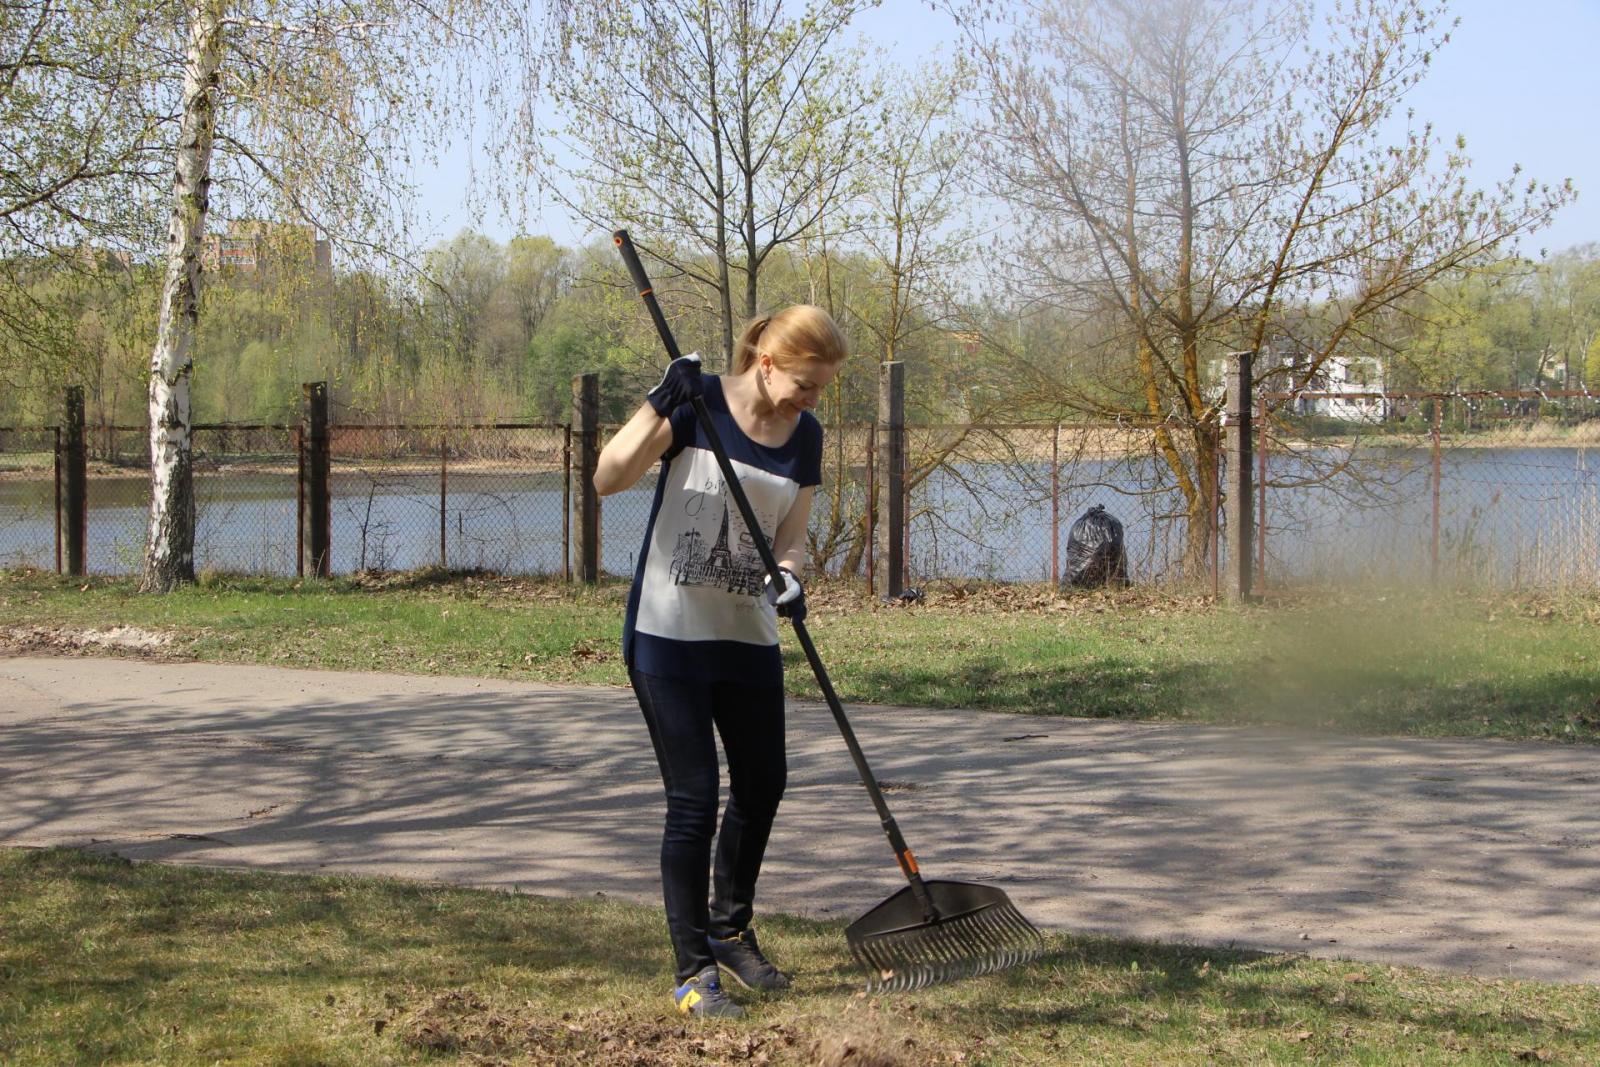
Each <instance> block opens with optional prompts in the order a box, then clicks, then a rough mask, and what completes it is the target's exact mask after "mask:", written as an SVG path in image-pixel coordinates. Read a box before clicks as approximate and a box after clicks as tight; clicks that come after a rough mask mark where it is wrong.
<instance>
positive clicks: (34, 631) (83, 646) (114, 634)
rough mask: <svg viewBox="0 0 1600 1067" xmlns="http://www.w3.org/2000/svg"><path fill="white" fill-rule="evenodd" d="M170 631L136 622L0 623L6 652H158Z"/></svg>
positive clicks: (165, 646) (167, 644)
mask: <svg viewBox="0 0 1600 1067" xmlns="http://www.w3.org/2000/svg"><path fill="white" fill-rule="evenodd" d="M173 639H174V638H173V635H172V634H168V633H161V632H159V631H157V630H145V629H141V628H140V627H137V626H110V627H106V628H105V629H93V628H91V629H79V628H77V627H72V626H4V627H0V651H5V652H131V653H134V654H135V655H147V656H159V655H163V654H165V653H167V652H169V651H170V650H171V647H172V642H173Z"/></svg>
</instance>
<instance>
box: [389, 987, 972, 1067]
mask: <svg viewBox="0 0 1600 1067" xmlns="http://www.w3.org/2000/svg"><path fill="white" fill-rule="evenodd" d="M410 992H411V995H412V999H415V998H416V997H417V996H418V994H417V993H416V991H414V990H413V991H410ZM373 1028H374V1030H375V1031H376V1032H378V1033H382V1032H384V1031H385V1030H389V1029H391V1028H392V1030H393V1032H394V1033H395V1034H396V1035H397V1036H398V1038H399V1040H400V1041H402V1042H403V1043H405V1044H406V1045H409V1046H411V1047H412V1048H416V1049H421V1050H425V1051H428V1052H432V1053H435V1054H449V1055H454V1056H456V1057H458V1058H460V1059H462V1060H464V1061H465V1062H470V1063H480V1064H499V1063H509V1062H515V1063H518V1064H535V1065H549V1067H555V1065H557V1064H572V1063H582V1064H585V1065H586V1067H587V1065H594V1067H683V1065H687V1064H707V1063H716V1064H733V1065H740V1064H748V1065H750V1067H769V1065H770V1067H779V1065H791V1064H792V1065H799V1064H806V1065H816V1067H921V1065H924V1064H949V1063H956V1062H959V1059H958V1054H957V1053H955V1052H952V1051H951V1050H949V1049H944V1048H940V1047H938V1046H937V1044H935V1043H929V1042H926V1041H924V1040H923V1039H921V1038H919V1037H917V1036H914V1035H912V1034H910V1033H907V1032H905V1030H904V1028H903V1027H901V1026H899V1025H898V1024H895V1023H891V1022H887V1021H884V1020H881V1019H880V1018H878V1017H876V1015H875V1014H874V1015H872V1016H871V1017H866V1018H860V1019H855V1020H850V1021H847V1022H845V1023H843V1024H839V1023H838V1021H837V1020H832V1021H831V1022H830V1025H829V1026H828V1028H827V1032H826V1033H823V1034H816V1033H813V1032H811V1031H809V1030H807V1029H805V1028H804V1027H802V1026H801V1025H798V1024H792V1023H776V1022H775V1023H767V1024H762V1023H760V1022H757V1021H750V1020H746V1021H744V1022H739V1023H720V1024H719V1023H702V1022H700V1021H691V1020H683V1019H678V1018H674V1017H673V1016H671V1015H662V1016H659V1017H656V1018H639V1017H637V1016H630V1015H628V1014H626V1013H625V1012H623V1011H600V1010H595V1011H574V1012H563V1013H562V1014H561V1016H560V1017H559V1018H555V1017H551V1016H550V1015H548V1014H545V1013H543V1012H541V1011H540V1009H539V1008H537V1007H536V1006H534V1005H533V1004H531V1003H525V1004H522V1005H519V1006H516V1007H509V1008H508V1007H501V1006H496V1005H494V1004H492V1003H490V1002H489V1001H488V1000H487V999H485V998H484V997H483V996H481V995H480V994H478V993H476V992H475V991H473V990H470V989H455V990H447V991H445V992H442V993H435V994H431V995H428V996H426V997H424V998H423V999H422V1002H421V1005H420V1006H419V1007H417V1008H414V1009H412V1010H409V1011H402V1012H400V1013H398V1014H397V1016H395V1017H393V1018H392V1020H391V1019H375V1020H373Z"/></svg>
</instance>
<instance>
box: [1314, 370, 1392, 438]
mask: <svg viewBox="0 0 1600 1067" xmlns="http://www.w3.org/2000/svg"><path fill="white" fill-rule="evenodd" d="M1297 380H1298V379H1297ZM1386 386H1387V381H1386V379H1385V377H1384V373H1383V365H1382V364H1381V363H1379V362H1378V361H1377V360H1376V359H1371V358H1369V357H1366V356H1341V355H1334V356H1329V357H1328V358H1327V359H1325V360H1323V362H1322V366H1320V367H1318V368H1317V372H1316V373H1315V374H1313V375H1312V376H1311V378H1310V379H1309V380H1308V381H1307V382H1306V384H1305V386H1304V387H1303V388H1302V389H1301V390H1300V392H1302V393H1319V394H1324V395H1320V396H1309V397H1308V396H1297V397H1295V401H1294V408H1295V411H1296V412H1298V413H1299V414H1302V415H1324V416H1327V417H1328V418H1332V419H1348V420H1351V421H1356V422H1378V421H1381V420H1383V419H1385V418H1387V417H1388V415H1389V399H1388V398H1387V397H1385V396H1381V395H1377V396H1374V395H1363V394H1381V393H1383V392H1384V391H1385V389H1386Z"/></svg>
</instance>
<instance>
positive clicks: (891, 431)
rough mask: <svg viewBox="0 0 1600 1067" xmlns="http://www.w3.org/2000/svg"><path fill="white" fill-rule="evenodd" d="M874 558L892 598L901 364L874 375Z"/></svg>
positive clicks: (899, 513) (899, 521) (900, 514)
mask: <svg viewBox="0 0 1600 1067" xmlns="http://www.w3.org/2000/svg"><path fill="white" fill-rule="evenodd" d="M877 437H878V441H877V444H878V465H879V469H878V477H877V495H878V499H877V512H878V519H879V521H878V522H877V524H876V526H877V529H876V531H875V532H876V533H877V535H878V544H877V545H875V546H874V547H875V548H876V550H877V552H876V555H877V558H878V560H880V561H881V562H882V563H883V595H884V596H886V597H896V596H899V595H900V592H901V590H902V589H904V588H905V580H906V506H905V505H906V492H905V489H906V378H905V364H904V363H901V362H899V361H898V360H897V361H895V362H893V363H884V364H882V365H880V367H879V373H878V433H877Z"/></svg>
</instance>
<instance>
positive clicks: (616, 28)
mask: <svg viewBox="0 0 1600 1067" xmlns="http://www.w3.org/2000/svg"><path fill="white" fill-rule="evenodd" d="M864 6H866V0H810V2H808V3H807V4H806V5H805V6H804V8H803V10H801V11H800V12H799V13H798V14H795V15H790V14H789V13H788V7H789V5H786V4H785V3H783V2H782V0H732V2H730V3H727V4H712V3H708V2H706V0H633V2H630V3H625V4H599V5H588V4H576V3H563V4H559V5H557V6H556V8H555V12H556V14H555V16H554V17H555V19H556V21H557V25H558V28H559V35H558V43H559V47H558V48H557V49H556V52H555V54H554V55H553V57H552V59H553V62H552V63H551V64H550V66H549V68H548V80H547V83H546V85H545V89H546V90H547V91H548V93H549V95H550V97H551V98H552V99H553V100H554V101H555V102H556V103H557V104H558V105H559V107H560V108H561V110H562V113H563V118H564V121H565V125H564V126H563V127H562V128H561V129H559V130H552V131H550V133H551V143H552V144H555V145H558V146H559V147H557V148H554V149H552V150H550V151H548V152H547V153H546V154H545V155H544V157H543V158H542V159H541V160H539V161H538V165H539V167H540V168H541V170H542V171H543V173H544V174H545V175H547V176H548V177H551V178H553V179H556V183H555V184H553V185H552V187H551V192H552V195H554V196H555V197H556V199H558V200H560V201H562V202H563V203H564V204H565V206H567V207H568V208H569V209H570V210H572V211H573V212H574V213H575V214H576V215H578V216H579V217H580V218H583V219H585V220H587V221H588V222H590V223H591V224H593V225H594V226H595V228H596V229H597V230H599V231H601V232H609V231H610V230H612V229H615V228H616V227H617V226H620V225H627V226H631V227H633V228H634V229H635V231H636V232H635V234H634V239H635V241H636V243H637V244H638V245H639V247H640V249H641V250H643V251H645V252H647V253H649V254H651V255H653V256H655V257H656V258H658V259H660V260H661V261H662V262H663V263H664V264H666V265H667V266H668V268H669V271H670V272H672V273H675V274H677V275H678V276H680V277H684V278H688V279H690V280H691V281H692V282H694V283H697V285H698V286H699V287H700V291H701V293H703V294H704V295H705V296H707V297H708V299H709V302H710V304H711V307H712V310H713V311H714V313H715V314H716V316H717V318H718V320H719V322H720V324H721V334H722V336H721V348H722V352H723V356H724V358H725V359H728V358H731V356H732V353H733V334H734V327H735V324H736V322H737V321H738V319H739V318H742V317H749V316H753V315H755V314H756V313H757V311H758V309H759V306H760V286H759V278H760V272H761V268H762V265H763V264H764V263H765V262H766V260H767V258H768V257H769V256H770V255H772V253H773V252H774V251H775V250H777V249H779V248H782V247H783V246H785V245H787V244H789V243H791V242H793V241H795V240H797V239H798V238H800V237H802V236H804V235H805V234H807V233H809V232H810V231H811V230H812V229H813V228H814V227H815V226H816V225H817V222H818V220H819V219H820V218H822V217H823V216H824V215H825V214H826V213H827V211H828V209H829V207H830V205H832V204H833V203H834V202H835V201H836V200H838V199H839V198H841V197H843V196H845V195H846V194H847V193H848V183H849V180H850V178H851V176H852V175H853V174H854V173H855V169H856V167H857V166H858V165H859V164H860V163H861V162H862V161H863V160H864V159H865V158H866V156H867V152H868V150H869V148H870V140H871V138H870V114H871V107H872V104H873V101H874V99H875V97H876V94H877V92H878V90H877V88H876V86H875V83H874V82H873V80H872V79H869V78H867V77H866V76H865V75H863V73H862V71H861V67H860V63H859V61H858V56H857V55H856V53H854V52H852V51H848V50H844V49H841V48H840V45H839V38H840V36H841V32H842V31H843V30H844V28H845V27H846V25H847V24H848V23H849V21H850V19H851V17H852V16H853V15H854V14H855V13H856V12H857V11H858V10H860V9H861V8H862V7H864ZM566 183H570V184H571V186H572V188H573V189H574V190H575V192H574V193H573V194H572V195H570V196H569V195H567V194H566V193H565V192H564V191H563V190H564V188H565V185H566Z"/></svg>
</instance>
